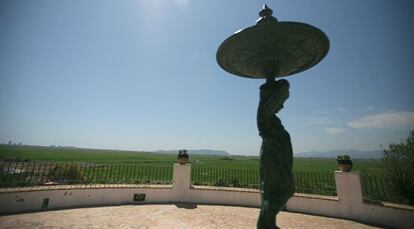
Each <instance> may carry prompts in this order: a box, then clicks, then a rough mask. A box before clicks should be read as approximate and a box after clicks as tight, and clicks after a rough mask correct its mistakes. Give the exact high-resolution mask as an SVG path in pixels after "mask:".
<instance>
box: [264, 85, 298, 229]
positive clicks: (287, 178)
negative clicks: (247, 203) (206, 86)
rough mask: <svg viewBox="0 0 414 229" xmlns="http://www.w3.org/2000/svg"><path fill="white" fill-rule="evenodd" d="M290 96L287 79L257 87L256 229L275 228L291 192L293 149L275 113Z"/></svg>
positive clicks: (292, 184) (292, 182) (292, 187)
mask: <svg viewBox="0 0 414 229" xmlns="http://www.w3.org/2000/svg"><path fill="white" fill-rule="evenodd" d="M288 97H289V82H288V81H287V80H278V81H275V80H274V79H273V78H271V79H268V80H267V81H266V83H264V84H263V85H262V86H261V87H260V102H259V108H258V110H257V127H258V129H259V135H260V136H261V137H262V146H261V148H260V191H261V198H262V207H261V210H260V216H259V220H258V222H257V228H266V229H268V228H277V227H276V225H275V218H276V215H277V213H278V212H279V211H280V210H281V209H282V208H283V206H284V205H285V204H286V202H287V200H288V199H289V198H290V197H291V196H292V195H293V193H294V188H295V187H294V181H293V176H292V162H293V151H292V143H291V141H290V135H289V133H288V132H287V131H286V130H285V128H284V127H283V125H282V122H281V121H280V119H279V118H278V117H277V116H276V114H277V113H278V112H279V111H280V110H281V109H282V108H283V103H284V102H285V101H286V99H287V98H288Z"/></svg>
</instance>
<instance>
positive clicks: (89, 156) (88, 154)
mask: <svg viewBox="0 0 414 229" xmlns="http://www.w3.org/2000/svg"><path fill="white" fill-rule="evenodd" d="M0 156H1V157H4V158H18V159H20V160H23V159H28V160H30V161H36V162H104V163H121V164H148V165H149V164H151V165H172V163H174V161H175V159H176V155H173V154H159V153H149V152H137V151H119V150H99V149H81V148H63V147H43V146H8V145H0ZM190 161H191V163H192V166H193V167H194V168H229V169H238V168H243V169H257V168H258V166H259V157H258V156H230V157H225V156H206V155H190ZM353 162H354V168H353V171H361V172H364V173H368V174H372V175H378V174H379V171H380V161H378V160H353ZM293 163H294V164H293V170H294V171H300V172H315V173H330V172H332V171H334V170H335V168H336V162H335V160H334V159H308V158H295V159H294V162H293Z"/></svg>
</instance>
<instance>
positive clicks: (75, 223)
mask: <svg viewBox="0 0 414 229" xmlns="http://www.w3.org/2000/svg"><path fill="white" fill-rule="evenodd" d="M258 214H259V209H257V208H247V207H228V206H214V205H191V204H175V205H173V204H172V205H123V206H114V207H93V208H78V209H68V210H58V211H45V212H36V213H26V214H16V215H8V216H1V217H0V228H168V229H173V228H221V229H224V228H256V220H257V216H258ZM277 222H278V226H279V227H281V228H376V227H373V226H369V225H365V224H362V223H358V222H354V221H350V220H343V219H335V218H328V217H321V216H313V215H306V214H300V213H291V212H281V213H280V214H279V215H278V219H277Z"/></svg>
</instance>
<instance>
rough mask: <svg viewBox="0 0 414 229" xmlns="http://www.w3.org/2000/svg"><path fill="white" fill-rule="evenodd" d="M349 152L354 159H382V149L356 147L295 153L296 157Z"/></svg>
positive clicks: (333, 156)
mask: <svg viewBox="0 0 414 229" xmlns="http://www.w3.org/2000/svg"><path fill="white" fill-rule="evenodd" d="M342 154H347V155H349V156H350V157H351V158H353V159H380V158H382V151H381V150H374V151H363V150H354V149H344V150H331V151H309V152H302V153H295V154H294V156H295V157H302V158H336V156H338V155H342Z"/></svg>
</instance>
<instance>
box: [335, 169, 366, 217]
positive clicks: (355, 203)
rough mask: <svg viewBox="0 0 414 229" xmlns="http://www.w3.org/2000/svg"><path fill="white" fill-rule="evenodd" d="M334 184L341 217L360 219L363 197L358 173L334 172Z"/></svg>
mask: <svg viewBox="0 0 414 229" xmlns="http://www.w3.org/2000/svg"><path fill="white" fill-rule="evenodd" d="M335 183H336V191H337V194H338V199H339V204H340V206H341V207H340V208H341V215H342V217H346V218H353V219H358V218H360V216H361V214H363V197H362V188H361V181H360V178H359V173H357V172H341V171H335Z"/></svg>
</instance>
